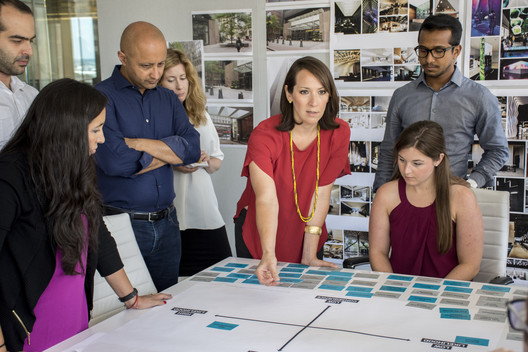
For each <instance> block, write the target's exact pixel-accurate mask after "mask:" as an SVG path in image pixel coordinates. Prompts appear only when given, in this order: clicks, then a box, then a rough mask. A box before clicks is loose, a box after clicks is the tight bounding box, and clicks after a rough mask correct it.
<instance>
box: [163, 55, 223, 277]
mask: <svg viewBox="0 0 528 352" xmlns="http://www.w3.org/2000/svg"><path fill="white" fill-rule="evenodd" d="M160 85H161V86H163V87H165V88H168V89H170V90H172V91H173V92H174V93H176V95H177V96H178V98H179V99H180V101H181V102H182V104H183V106H184V107H185V110H186V111H187V115H188V116H189V120H190V121H191V123H192V124H193V125H194V128H196V130H197V131H198V132H199V133H200V148H201V150H202V157H201V158H200V160H201V163H197V164H193V165H185V166H175V167H174V191H175V192H176V198H175V199H174V206H175V207H176V212H177V214H178V221H179V223H180V231H181V238H182V258H181V263H180V276H189V275H194V274H195V273H197V272H198V271H201V270H203V269H205V268H207V267H209V266H211V265H213V264H214V263H216V262H218V261H220V260H222V259H224V258H226V257H229V256H231V248H230V246H229V240H228V239H227V233H226V229H225V222H224V220H223V219H222V216H221V214H220V211H219V210H218V201H217V199H216V195H215V192H214V188H213V183H212V181H211V176H210V174H212V173H213V172H215V171H218V169H220V166H221V165H222V160H223V159H224V153H222V151H221V150H220V140H219V138H218V134H217V132H216V128H215V127H214V125H213V121H212V120H211V117H210V116H209V114H208V113H207V112H206V111H205V103H206V98H205V93H204V91H203V88H202V86H201V84H200V80H199V79H198V74H197V73H196V69H195V68H194V66H193V64H192V63H191V61H190V60H189V59H188V58H187V56H186V55H185V54H184V53H182V52H181V51H179V50H175V49H168V50H167V59H166V61H165V69H164V72H163V77H162V79H161V80H160Z"/></svg>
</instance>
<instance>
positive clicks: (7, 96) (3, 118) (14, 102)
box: [0, 76, 38, 149]
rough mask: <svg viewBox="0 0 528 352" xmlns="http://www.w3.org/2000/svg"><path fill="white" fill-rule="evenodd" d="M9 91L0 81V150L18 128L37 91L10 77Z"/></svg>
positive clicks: (14, 77)
mask: <svg viewBox="0 0 528 352" xmlns="http://www.w3.org/2000/svg"><path fill="white" fill-rule="evenodd" d="M11 88H12V90H11V89H9V87H7V86H6V85H5V84H4V83H3V82H2V81H0V149H2V148H3V147H4V145H5V144H6V143H7V141H8V140H9V138H11V136H12V135H13V133H14V131H15V130H16V129H17V128H18V126H20V124H21V123H22V120H23V119H24V116H26V112H27V110H28V108H29V106H30V105H31V103H32V102H33V99H35V97H36V96H37V94H38V90H36V89H35V88H33V87H32V86H30V85H28V84H26V83H24V82H22V81H21V80H20V79H18V77H17V76H11Z"/></svg>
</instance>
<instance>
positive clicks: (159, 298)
mask: <svg viewBox="0 0 528 352" xmlns="http://www.w3.org/2000/svg"><path fill="white" fill-rule="evenodd" d="M171 298H172V295H170V294H167V293H156V294H152V295H145V296H139V297H138V301H137V304H136V306H135V307H134V309H147V308H151V307H155V306H162V305H164V304H167V300H168V299H171Z"/></svg>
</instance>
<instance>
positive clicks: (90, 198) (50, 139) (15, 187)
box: [0, 79, 170, 352]
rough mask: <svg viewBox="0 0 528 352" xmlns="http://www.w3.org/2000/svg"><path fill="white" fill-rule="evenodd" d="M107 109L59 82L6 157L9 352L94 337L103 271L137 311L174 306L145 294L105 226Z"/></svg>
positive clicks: (2, 317)
mask: <svg viewBox="0 0 528 352" xmlns="http://www.w3.org/2000/svg"><path fill="white" fill-rule="evenodd" d="M105 104H106V98H105V97H104V96H103V95H101V93H99V92H98V91H97V90H96V89H94V88H93V87H91V86H88V85H87V84H83V83H79V82H77V81H74V80H72V79H61V80H58V81H55V82H52V83H50V84H48V85H47V86H46V87H45V88H44V89H43V90H42V91H41V92H40V93H39V95H38V96H37V97H36V98H35V100H34V101H33V103H32V104H31V106H30V108H29V110H28V112H27V115H26V117H25V119H24V121H23V122H22V124H21V126H20V127H19V129H18V130H17V131H16V133H15V134H14V136H13V137H12V138H11V139H10V140H9V142H8V143H7V144H6V146H5V147H4V149H2V150H1V151H0V214H1V215H0V268H1V270H0V352H5V351H6V350H9V351H20V350H24V351H26V352H29V351H42V350H45V349H47V348H49V347H51V346H53V345H55V344H57V343H59V342H61V341H62V340H65V339H67V338H69V337H71V336H73V335H75V334H76V333H78V332H80V331H82V330H84V329H86V328H87V327H88V319H89V310H90V309H91V308H92V298H93V297H92V294H93V277H94V274H95V270H96V269H97V270H98V271H99V273H100V274H101V276H103V277H105V279H106V280H107V281H108V283H109V284H110V286H111V287H112V289H113V290H114V291H115V293H116V294H117V296H118V297H119V298H120V300H121V302H123V303H124V304H125V305H126V306H127V307H129V308H147V307H152V306H155V305H161V304H163V302H164V300H165V299H168V298H170V295H166V294H162V293H159V294H156V295H150V296H141V297H139V296H138V294H137V290H136V289H134V288H133V287H132V285H131V284H130V281H129V280H128V277H127V276H126V273H125V271H124V269H123V264H122V262H121V259H120V257H119V253H118V251H117V248H116V244H115V241H114V240H113V238H112V237H111V236H110V234H109V232H108V230H107V229H106V227H105V225H104V223H103V222H102V221H101V220H102V218H101V199H100V196H99V193H98V192H97V188H96V187H97V182H96V179H95V177H96V176H95V167H94V164H93V154H94V153H95V152H96V150H97V145H98V144H101V143H103V142H104V136H103V132H102V127H103V124H104V122H105ZM118 297H116V299H117V298H118Z"/></svg>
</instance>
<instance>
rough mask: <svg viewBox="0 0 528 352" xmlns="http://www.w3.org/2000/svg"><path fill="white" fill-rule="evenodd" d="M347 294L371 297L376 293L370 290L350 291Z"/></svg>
mask: <svg viewBox="0 0 528 352" xmlns="http://www.w3.org/2000/svg"><path fill="white" fill-rule="evenodd" d="M346 295H347V296H352V297H363V298H371V297H372V296H373V295H374V294H373V293H370V292H361V291H348V293H347V294H346Z"/></svg>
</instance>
